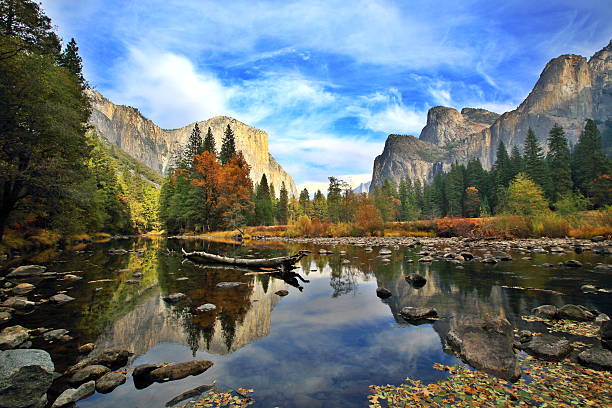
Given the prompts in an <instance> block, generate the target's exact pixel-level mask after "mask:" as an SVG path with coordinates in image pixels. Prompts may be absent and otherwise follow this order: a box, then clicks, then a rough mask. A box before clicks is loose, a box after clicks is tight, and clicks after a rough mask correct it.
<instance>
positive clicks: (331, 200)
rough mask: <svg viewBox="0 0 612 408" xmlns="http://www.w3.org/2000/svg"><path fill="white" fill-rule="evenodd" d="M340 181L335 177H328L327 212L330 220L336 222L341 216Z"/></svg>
mask: <svg viewBox="0 0 612 408" xmlns="http://www.w3.org/2000/svg"><path fill="white" fill-rule="evenodd" d="M341 200H342V182H341V180H338V179H337V178H336V177H329V186H328V188H327V213H328V216H329V220H330V221H331V222H338V221H340V218H341V212H342V210H341V208H340V206H341Z"/></svg>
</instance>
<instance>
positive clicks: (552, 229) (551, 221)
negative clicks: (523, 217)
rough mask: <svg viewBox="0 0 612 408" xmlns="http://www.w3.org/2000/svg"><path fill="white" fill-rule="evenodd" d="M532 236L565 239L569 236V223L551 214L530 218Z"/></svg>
mask: <svg viewBox="0 0 612 408" xmlns="http://www.w3.org/2000/svg"><path fill="white" fill-rule="evenodd" d="M529 221H530V224H531V234H532V235H534V236H537V237H549V238H563V237H566V236H567V235H568V234H569V230H570V226H569V222H568V221H567V220H566V219H565V218H563V217H562V216H560V215H558V214H554V213H551V212H548V213H543V214H540V215H536V216H533V217H531V218H530V220H529Z"/></svg>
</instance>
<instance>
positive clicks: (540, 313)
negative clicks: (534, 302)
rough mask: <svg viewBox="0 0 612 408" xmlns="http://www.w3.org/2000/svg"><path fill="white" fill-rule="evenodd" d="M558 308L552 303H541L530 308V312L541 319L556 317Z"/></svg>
mask: <svg viewBox="0 0 612 408" xmlns="http://www.w3.org/2000/svg"><path fill="white" fill-rule="evenodd" d="M558 312H559V309H557V306H554V305H542V306H538V307H536V308H534V309H532V310H531V314H532V315H534V316H535V317H539V318H541V319H556V318H557V313H558Z"/></svg>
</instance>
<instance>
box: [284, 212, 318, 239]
mask: <svg viewBox="0 0 612 408" xmlns="http://www.w3.org/2000/svg"><path fill="white" fill-rule="evenodd" d="M311 233H312V222H311V221H310V218H309V217H308V216H307V215H302V216H301V217H300V218H298V220H297V221H296V222H295V224H292V225H290V226H289V228H288V229H287V231H286V232H285V236H287V237H309V236H310V235H311Z"/></svg>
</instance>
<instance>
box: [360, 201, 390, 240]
mask: <svg viewBox="0 0 612 408" xmlns="http://www.w3.org/2000/svg"><path fill="white" fill-rule="evenodd" d="M354 227H355V229H356V230H357V232H358V233H359V234H360V235H366V234H369V235H376V234H381V235H382V233H383V232H384V229H385V223H384V221H383V219H382V216H381V215H380V212H379V211H378V210H377V209H376V207H374V205H373V204H372V203H371V202H370V201H369V200H368V199H367V198H366V199H360V200H359V203H358V204H357V210H356V212H355V222H354Z"/></svg>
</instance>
